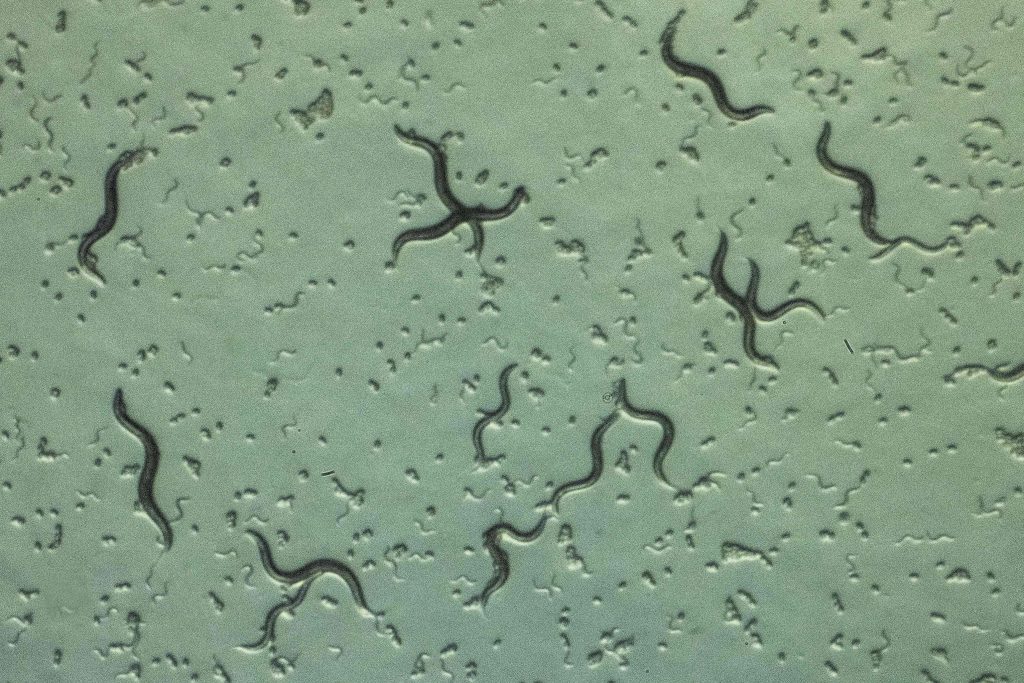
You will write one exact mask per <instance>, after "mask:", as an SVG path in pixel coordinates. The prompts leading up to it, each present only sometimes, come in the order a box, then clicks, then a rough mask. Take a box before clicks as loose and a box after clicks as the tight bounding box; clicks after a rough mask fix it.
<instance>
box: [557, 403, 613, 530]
mask: <svg viewBox="0 0 1024 683" xmlns="http://www.w3.org/2000/svg"><path fill="white" fill-rule="evenodd" d="M618 417H619V408H618V407H616V408H615V410H613V411H612V412H611V413H609V415H608V416H607V417H605V418H604V419H603V420H601V422H600V424H598V425H597V427H596V428H595V429H594V431H593V433H592V434H591V435H590V471H589V472H588V473H587V474H586V476H584V477H582V478H581V479H575V480H573V481H567V482H565V483H564V484H562V485H561V486H559V487H558V488H557V489H555V492H554V493H553V494H551V499H550V500H549V501H548V503H547V505H549V506H551V508H552V509H554V511H555V512H558V504H559V502H560V501H561V500H562V498H564V497H565V496H567V495H569V494H570V493H576V492H577V491H582V490H583V489H588V488H590V487H591V486H593V485H594V484H596V483H597V480H598V479H600V478H601V474H602V473H603V472H604V451H603V450H602V447H601V442H602V441H603V440H604V435H605V433H607V432H608V430H609V429H611V426H612V425H613V424H615V420H617V419H618Z"/></svg>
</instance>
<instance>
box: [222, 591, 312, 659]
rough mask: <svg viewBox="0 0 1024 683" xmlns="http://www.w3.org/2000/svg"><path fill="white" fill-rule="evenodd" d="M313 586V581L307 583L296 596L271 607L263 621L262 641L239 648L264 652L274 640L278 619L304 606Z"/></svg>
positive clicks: (291, 596)
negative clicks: (304, 601) (303, 602)
mask: <svg viewBox="0 0 1024 683" xmlns="http://www.w3.org/2000/svg"><path fill="white" fill-rule="evenodd" d="M312 585H313V582H312V581H306V582H305V583H303V584H302V585H300V586H299V590H298V591H296V593H295V595H290V596H288V597H286V598H285V599H284V600H283V601H281V602H279V603H277V604H276V605H274V606H273V607H271V608H270V610H269V611H268V612H267V616H266V617H265V618H264V619H263V626H262V627H261V631H262V635H260V639H259V640H257V641H256V642H254V643H249V644H247V645H239V647H240V648H241V649H243V650H262V649H263V648H265V647H266V646H267V645H269V644H270V643H271V642H272V641H273V640H274V637H275V633H274V632H275V629H276V627H277V620H278V618H279V617H280V616H281V615H282V614H284V613H285V612H292V613H294V610H295V609H296V608H297V607H298V606H299V605H301V604H302V601H303V600H305V599H306V594H307V593H309V588H310V586H312Z"/></svg>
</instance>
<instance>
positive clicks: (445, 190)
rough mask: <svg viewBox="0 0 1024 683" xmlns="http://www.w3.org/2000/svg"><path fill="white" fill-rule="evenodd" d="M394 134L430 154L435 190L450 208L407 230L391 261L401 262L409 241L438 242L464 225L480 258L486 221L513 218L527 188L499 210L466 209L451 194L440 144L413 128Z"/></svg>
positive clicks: (517, 190)
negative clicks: (430, 222)
mask: <svg viewBox="0 0 1024 683" xmlns="http://www.w3.org/2000/svg"><path fill="white" fill-rule="evenodd" d="M395 133H396V134H397V135H398V137H399V139H401V140H402V141H403V142H405V143H407V144H409V145H412V146H414V147H418V148H420V149H422V150H424V151H425V152H426V153H427V154H429V155H430V159H431V161H432V162H433V165H434V189H435V190H436V191H437V197H438V199H440V200H441V203H442V204H444V206H445V208H447V209H448V215H447V216H446V217H445V218H443V219H441V220H440V221H438V222H437V223H434V224H433V225H428V226H426V227H423V228H413V229H412V230H406V231H405V232H403V233H401V234H400V235H399V236H398V237H396V238H395V241H394V242H393V243H392V245H391V257H392V262H393V263H395V264H397V263H398V254H399V253H400V252H401V250H402V247H404V246H405V245H406V244H408V243H409V242H418V241H425V240H436V239H439V238H441V237H444V236H445V235H447V234H448V233H450V232H452V231H453V230H455V229H456V228H457V227H459V226H460V225H462V224H464V223H465V224H467V225H469V227H470V229H471V230H472V231H473V244H472V245H470V247H469V249H467V252H473V253H474V254H475V255H476V257H477V259H479V258H480V256H481V255H482V254H483V250H484V225H483V224H484V222H486V221H496V220H500V219H502V218H507V217H509V216H511V215H512V212H513V211H515V210H516V209H518V208H519V205H520V204H521V203H522V202H523V200H524V199H526V189H525V188H524V187H523V186H522V185H520V186H519V187H517V188H515V190H513V192H512V197H511V198H510V199H509V200H508V202H506V203H505V205H504V206H500V207H498V208H494V209H492V208H489V207H486V206H483V205H482V204H478V205H477V206H466V205H465V204H463V203H462V202H461V201H459V199H458V198H457V197H456V196H455V193H454V192H452V188H451V184H450V182H449V180H448V157H447V156H446V155H445V152H444V150H443V149H442V148H441V145H439V144H438V143H436V142H434V141H433V140H430V139H428V138H425V137H423V136H421V135H418V134H417V133H416V131H414V130H412V129H409V130H403V129H402V128H400V127H398V126H397V125H396V126H395Z"/></svg>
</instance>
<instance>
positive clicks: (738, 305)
mask: <svg viewBox="0 0 1024 683" xmlns="http://www.w3.org/2000/svg"><path fill="white" fill-rule="evenodd" d="M719 235H720V236H719V239H718V248H717V249H716V250H715V255H714V257H712V259H711V272H710V273H709V275H708V277H709V279H710V280H711V285H712V287H713V288H714V291H715V295H716V296H718V298H719V299H721V300H722V301H724V302H725V303H727V304H728V305H729V306H730V307H731V308H733V309H734V310H735V311H736V314H737V315H738V316H739V317H740V321H741V322H742V323H743V351H744V353H746V354H747V358H749V359H750V360H751V361H752V362H754V363H759V364H761V365H764V366H767V367H769V368H772V369H776V370H777V369H778V367H779V366H778V363H776V362H775V359H774V358H773V357H772V356H770V355H768V354H765V353H762V352H761V351H759V350H758V348H757V323H759V322H773V321H775V320H778V319H779V318H781V317H783V316H784V315H786V314H787V313H790V312H792V311H794V310H796V309H798V308H804V309H807V310H810V311H813V312H814V313H816V314H817V315H818V316H819V317H820V318H824V317H825V312H824V311H822V310H821V307H820V306H818V304H816V303H814V302H813V301H811V300H810V299H805V298H802V297H796V298H793V299H789V300H787V301H784V302H782V303H781V304H779V305H778V306H776V307H775V308H771V309H765V308H763V307H762V306H761V304H760V303H758V301H757V290H758V287H759V286H760V283H761V269H760V267H759V266H758V265H757V263H755V262H754V261H753V260H752V259H747V261H748V262H749V263H750V279H749V280H748V281H747V289H746V292H745V293H744V294H743V295H742V296H741V295H740V294H739V293H738V292H736V290H734V289H733V288H732V287H731V286H730V285H729V282H728V280H727V279H726V277H725V258H726V256H727V254H728V251H729V239H728V238H727V237H726V236H725V233H724V232H720V233H719Z"/></svg>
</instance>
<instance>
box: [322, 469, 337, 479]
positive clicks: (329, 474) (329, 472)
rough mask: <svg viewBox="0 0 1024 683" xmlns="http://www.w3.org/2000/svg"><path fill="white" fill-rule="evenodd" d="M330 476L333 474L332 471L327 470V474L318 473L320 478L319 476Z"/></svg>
mask: <svg viewBox="0 0 1024 683" xmlns="http://www.w3.org/2000/svg"><path fill="white" fill-rule="evenodd" d="M332 474H334V470H329V471H327V472H321V473H320V476H321V477H329V476H331V475H332Z"/></svg>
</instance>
